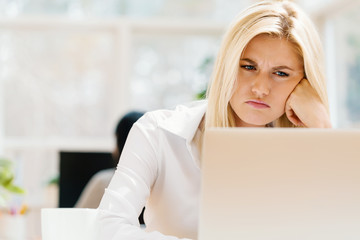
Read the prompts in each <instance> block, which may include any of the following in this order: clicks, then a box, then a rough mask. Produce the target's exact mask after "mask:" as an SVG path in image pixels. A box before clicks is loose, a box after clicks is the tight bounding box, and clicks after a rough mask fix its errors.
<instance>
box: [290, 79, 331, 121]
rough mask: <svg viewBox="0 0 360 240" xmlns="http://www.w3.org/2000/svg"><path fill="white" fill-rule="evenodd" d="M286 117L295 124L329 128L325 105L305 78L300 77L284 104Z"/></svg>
mask: <svg viewBox="0 0 360 240" xmlns="http://www.w3.org/2000/svg"><path fill="white" fill-rule="evenodd" d="M285 113H286V116H287V118H288V119H289V120H290V121H291V122H292V123H293V124H294V125H296V126H302V127H309V128H331V122H330V117H329V114H328V112H327V110H326V107H325V106H324V104H323V103H322V101H321V100H320V97H319V96H318V94H317V93H316V91H315V90H314V89H313V87H312V86H311V85H310V83H309V82H308V80H307V79H305V78H304V79H302V80H301V81H300V82H299V84H298V85H297V86H296V87H295V89H294V90H293V91H292V93H291V94H290V96H289V97H288V100H287V102H286V105H285Z"/></svg>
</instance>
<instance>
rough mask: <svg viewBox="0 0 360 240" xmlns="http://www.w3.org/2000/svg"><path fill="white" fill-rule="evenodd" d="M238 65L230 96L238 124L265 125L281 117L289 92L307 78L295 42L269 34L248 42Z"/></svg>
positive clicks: (243, 125) (247, 125) (248, 125)
mask: <svg viewBox="0 0 360 240" xmlns="http://www.w3.org/2000/svg"><path fill="white" fill-rule="evenodd" d="M239 67H240V68H239V74H238V79H237V83H236V85H235V87H236V89H235V92H234V94H233V96H232V97H231V99H230V106H231V107H232V109H233V110H234V112H235V114H236V115H235V122H236V126H237V127H263V126H265V124H267V123H270V122H272V121H274V120H276V119H278V118H279V117H281V116H282V115H283V114H284V111H285V103H286V100H287V99H288V97H289V95H290V93H291V92H292V91H293V89H294V88H295V86H296V85H297V84H298V83H299V82H300V80H301V79H302V78H303V77H304V70H303V61H302V59H301V57H300V56H299V55H298V54H297V53H296V51H295V48H294V45H293V43H291V42H289V41H287V40H286V39H280V38H275V37H271V36H269V35H266V34H261V35H258V36H256V37H254V38H253V39H252V40H251V41H250V42H249V44H248V45H247V47H246V48H245V49H244V52H243V55H242V56H241V59H240V64H239Z"/></svg>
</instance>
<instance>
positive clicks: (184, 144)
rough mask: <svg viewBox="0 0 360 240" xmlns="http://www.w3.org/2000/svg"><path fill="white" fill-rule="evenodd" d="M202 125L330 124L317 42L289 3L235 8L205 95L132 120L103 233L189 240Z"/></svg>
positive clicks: (106, 203)
mask: <svg viewBox="0 0 360 240" xmlns="http://www.w3.org/2000/svg"><path fill="white" fill-rule="evenodd" d="M208 127H320V128H327V127H331V123H330V119H329V113H328V103H327V94H326V86H325V78H324V71H323V66H322V50H321V44H320V40H319V37H318V34H317V32H316V30H315V28H314V26H313V24H312V23H311V21H310V20H309V19H308V17H307V16H306V15H305V14H304V13H303V12H302V11H301V10H300V9H299V8H298V7H297V6H296V5H294V4H292V3H289V2H287V1H276V2H261V3H258V4H256V5H254V6H251V7H249V8H248V9H246V10H245V11H243V12H242V13H240V14H239V16H238V17H237V18H236V19H235V21H234V22H233V23H232V24H231V25H230V28H229V30H228V31H227V33H226V34H225V37H224V40H223V43H222V46H221V48H220V51H219V53H218V57H217V61H216V64H215V68H214V72H213V76H212V83H211V86H210V88H209V90H208V100H206V101H201V102H194V103H192V104H188V105H181V106H178V107H177V108H176V109H174V110H159V111H154V112H150V113H147V114H146V115H145V116H144V117H142V118H141V119H140V120H139V121H138V122H137V123H135V124H134V125H133V128H132V130H131V132H130V134H129V137H128V140H127V142H126V145H125V148H124V150H123V153H122V155H121V158H120V161H119V165H118V167H117V170H116V172H115V175H114V177H113V179H112V180H111V183H110V185H109V187H108V188H107V189H106V191H105V194H104V196H103V198H102V201H101V203H100V206H99V213H100V214H99V220H100V223H101V239H114V240H117V239H119V240H120V239H127V240H131V239H147V240H155V239H156V240H158V239H164V240H170V239H196V238H197V222H198V210H199V206H198V204H199V192H200V175H201V165H200V149H201V147H200V146H201V142H202V133H203V131H204V130H206V128H208ZM144 206H146V211H145V215H144V219H145V224H146V229H145V230H142V229H141V228H140V227H139V225H138V221H137V217H138V216H139V214H140V212H141V210H142V209H143V207H144Z"/></svg>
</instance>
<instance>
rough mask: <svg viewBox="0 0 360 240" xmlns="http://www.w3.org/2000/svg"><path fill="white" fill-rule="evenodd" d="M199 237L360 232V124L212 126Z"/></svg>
mask: <svg viewBox="0 0 360 240" xmlns="http://www.w3.org/2000/svg"><path fill="white" fill-rule="evenodd" d="M202 155H203V157H202V183H201V184H202V190H201V191H202V192H201V200H200V201H201V202H200V206H201V207H200V219H199V221H200V222H199V238H198V239H199V240H219V239H226V240H232V239H236V240H238V239H243V240H313V239H314V240H315V239H316V240H319V239H321V240H322V239H326V240H335V239H336V240H349V239H351V240H353V239H354V240H355V239H357V240H358V239H360V131H359V130H335V129H331V130H330V129H327V130H324V129H291V128H287V129H286V128H280V129H279V128H272V129H270V128H268V129H251V128H246V129H238V128H237V129H235V128H232V129H222V128H219V129H210V130H208V131H206V132H205V135H204V145H203V154H202Z"/></svg>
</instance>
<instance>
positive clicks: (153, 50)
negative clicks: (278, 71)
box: [0, 0, 360, 208]
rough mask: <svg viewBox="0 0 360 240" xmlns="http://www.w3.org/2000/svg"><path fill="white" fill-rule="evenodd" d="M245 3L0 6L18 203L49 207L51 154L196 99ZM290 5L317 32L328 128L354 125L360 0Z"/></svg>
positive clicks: (55, 161) (100, 142) (7, 127)
mask: <svg viewBox="0 0 360 240" xmlns="http://www.w3.org/2000/svg"><path fill="white" fill-rule="evenodd" d="M254 2H257V1H255V0H152V1H149V0H0V155H1V156H6V157H7V158H9V159H11V160H12V161H14V162H15V163H16V166H17V167H16V176H17V179H16V181H17V182H18V184H20V185H21V186H23V187H24V188H25V189H26V191H27V194H26V195H25V197H24V198H25V201H26V202H27V203H28V205H29V206H30V207H33V208H40V207H44V206H57V204H58V203H57V195H56V194H57V192H56V188H55V190H54V189H53V190H50V189H52V188H49V186H51V180H54V181H53V182H56V177H57V176H58V174H59V167H58V166H59V152H60V151H107V152H109V151H112V149H113V147H114V145H115V139H114V128H115V125H116V123H117V121H118V120H119V119H120V117H121V116H122V115H123V114H124V113H126V112H127V111H129V110H140V111H148V110H153V109H157V108H164V107H172V106H174V105H176V104H178V103H182V102H188V101H191V100H193V99H195V98H196V97H197V95H198V94H199V93H201V92H202V91H203V90H204V89H205V88H206V85H207V83H208V80H209V76H210V73H211V70H212V63H213V60H214V58H215V56H216V53H217V50H218V47H219V44H220V41H221V37H222V35H223V33H224V31H225V29H226V27H227V25H228V24H229V23H230V21H231V19H232V18H233V17H234V16H235V15H236V14H237V13H238V12H239V11H241V10H242V9H243V8H244V7H247V6H249V5H250V4H252V3H254ZM295 2H297V3H298V4H299V5H300V6H302V7H303V8H304V9H305V10H306V12H307V13H308V14H309V15H310V16H311V18H312V19H313V20H314V22H315V24H316V26H317V28H318V30H319V32H320V33H321V37H322V41H323V44H324V49H325V53H326V64H327V79H328V91H329V97H330V105H331V117H332V122H333V125H334V126H335V127H336V128H357V127H360V28H359V27H358V25H357V24H358V23H359V22H360V15H359V14H358V12H360V0H317V1H313V0H297V1H295Z"/></svg>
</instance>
